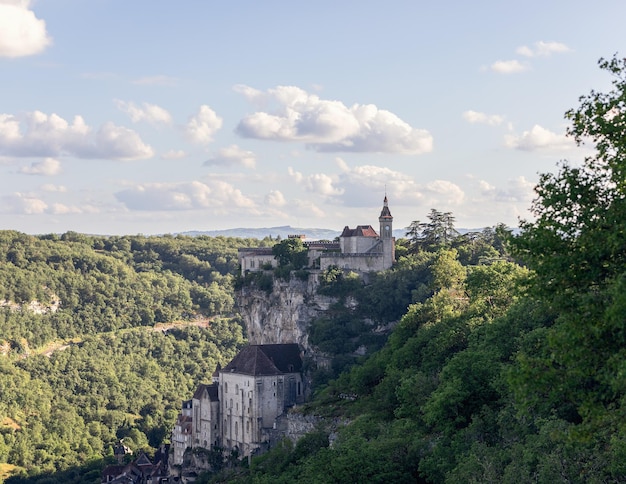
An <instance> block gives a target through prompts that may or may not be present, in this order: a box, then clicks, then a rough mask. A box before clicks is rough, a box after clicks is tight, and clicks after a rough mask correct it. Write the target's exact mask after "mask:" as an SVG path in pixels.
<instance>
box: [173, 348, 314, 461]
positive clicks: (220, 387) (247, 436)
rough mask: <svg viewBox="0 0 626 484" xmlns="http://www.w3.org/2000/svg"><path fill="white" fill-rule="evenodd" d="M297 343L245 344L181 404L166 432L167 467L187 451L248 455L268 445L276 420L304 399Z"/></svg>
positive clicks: (300, 360) (182, 456)
mask: <svg viewBox="0 0 626 484" xmlns="http://www.w3.org/2000/svg"><path fill="white" fill-rule="evenodd" d="M306 390H307V389H306V388H305V380H304V377H303V361H302V354H301V350H300V347H299V346H298V345H297V344H267V345H249V346H246V347H245V348H243V349H242V350H241V351H240V352H239V353H238V354H237V355H236V356H235V357H234V358H233V359H232V361H231V362H230V363H229V364H228V365H226V367H224V369H222V370H218V375H217V382H216V383H213V384H211V385H206V384H201V385H199V386H198V389H197V390H196V392H195V393H194V396H193V398H192V399H191V400H186V401H184V402H183V408H182V411H181V413H180V415H179V416H178V420H177V422H176V425H175V426H174V430H173V432H172V449H173V451H172V455H171V456H170V464H171V465H181V464H182V463H183V460H184V459H183V458H184V453H185V450H187V449H190V448H191V449H192V448H196V447H200V448H204V449H213V448H216V447H217V448H221V449H223V450H224V451H236V452H237V453H238V454H239V455H241V456H249V455H252V454H254V453H255V452H257V451H258V450H260V449H265V448H267V447H268V445H269V441H270V438H271V434H272V431H273V430H274V428H275V427H276V421H277V419H278V418H279V417H280V416H281V415H283V414H284V413H285V412H286V411H287V410H288V409H289V408H290V407H292V406H294V405H296V404H300V403H304V401H305V397H306Z"/></svg>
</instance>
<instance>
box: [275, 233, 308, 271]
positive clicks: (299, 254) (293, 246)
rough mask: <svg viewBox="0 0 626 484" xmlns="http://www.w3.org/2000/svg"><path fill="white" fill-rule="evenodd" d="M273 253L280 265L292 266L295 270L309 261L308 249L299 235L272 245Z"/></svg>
mask: <svg viewBox="0 0 626 484" xmlns="http://www.w3.org/2000/svg"><path fill="white" fill-rule="evenodd" d="M272 253H273V254H274V257H275V258H276V260H277V261H278V265H279V266H280V267H285V266H291V267H292V268H293V270H298V269H302V268H303V267H306V266H307V265H308V263H309V261H308V256H307V254H308V250H307V248H306V247H305V246H304V243H303V242H302V239H300V238H297V237H296V238H289V239H285V240H282V241H280V242H279V243H277V244H276V245H274V246H273V247H272Z"/></svg>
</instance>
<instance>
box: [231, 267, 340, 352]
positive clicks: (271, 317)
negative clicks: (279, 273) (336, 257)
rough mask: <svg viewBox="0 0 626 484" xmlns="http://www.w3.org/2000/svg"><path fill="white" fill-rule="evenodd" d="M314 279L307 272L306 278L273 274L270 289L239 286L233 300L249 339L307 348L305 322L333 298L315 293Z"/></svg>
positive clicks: (331, 301)
mask: <svg viewBox="0 0 626 484" xmlns="http://www.w3.org/2000/svg"><path fill="white" fill-rule="evenodd" d="M317 281H318V279H317V274H316V273H311V274H310V275H309V277H308V279H307V280H306V281H304V280H301V279H299V278H297V277H294V276H292V277H291V279H290V280H289V281H285V280H283V279H279V278H275V279H274V282H273V286H272V290H271V292H269V291H264V290H261V289H258V288H255V287H254V286H244V287H243V288H242V289H240V290H239V292H238V294H237V298H236V300H237V306H238V309H239V312H240V314H241V316H242V318H243V321H244V324H245V326H246V331H247V334H248V341H249V343H250V344H276V343H298V344H300V345H301V346H302V347H303V348H304V349H305V350H306V351H307V352H311V347H310V345H309V343H308V333H307V332H308V328H309V325H310V323H311V322H312V321H313V320H314V319H315V318H316V317H317V316H318V315H319V314H320V313H321V312H323V311H325V310H327V309H328V307H329V306H330V305H331V304H332V303H333V302H335V301H336V300H335V299H334V298H331V297H328V296H321V295H319V294H317V287H318V282H317Z"/></svg>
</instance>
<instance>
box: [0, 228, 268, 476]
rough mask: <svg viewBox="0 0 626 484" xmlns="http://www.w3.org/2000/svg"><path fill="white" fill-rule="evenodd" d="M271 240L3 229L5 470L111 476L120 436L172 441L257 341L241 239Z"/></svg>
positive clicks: (133, 441)
mask: <svg viewBox="0 0 626 484" xmlns="http://www.w3.org/2000/svg"><path fill="white" fill-rule="evenodd" d="M259 243H261V244H263V243H268V244H270V243H273V242H272V241H270V240H266V241H258V240H242V239H235V238H223V237H215V238H211V237H182V236H176V237H174V236H162V237H144V236H129V237H95V236H87V235H81V234H77V233H65V234H63V235H60V236H57V235H46V236H30V235H26V234H22V233H18V232H12V231H3V232H0V480H1V479H2V476H4V477H6V476H7V475H9V473H12V474H14V475H15V474H17V476H22V477H13V478H11V479H9V481H11V482H13V481H16V482H21V481H22V480H23V479H25V476H31V480H32V481H33V482H38V481H39V480H41V481H42V482H46V480H45V478H44V477H42V478H41V479H36V478H35V477H34V476H38V475H41V476H46V475H49V474H52V473H58V472H60V471H68V470H69V469H72V468H78V469H75V470H74V471H72V472H71V475H69V474H62V475H60V476H59V475H58V474H57V478H54V479H53V480H52V481H51V482H99V479H100V472H101V470H102V467H103V466H104V463H105V461H107V458H110V457H111V455H112V446H113V445H114V444H115V443H116V442H118V441H119V440H120V439H122V438H123V439H124V443H125V445H127V446H129V447H130V448H131V450H134V451H136V450H146V451H148V452H151V451H152V450H153V449H154V448H156V447H157V446H158V445H159V444H161V442H162V441H163V440H164V439H165V440H167V439H169V436H170V433H171V429H172V426H173V422H174V420H175V419H176V416H177V414H178V412H179V411H180V402H181V400H182V399H184V398H186V397H187V395H189V394H190V393H192V392H193V390H194V389H195V388H196V386H197V385H198V383H200V382H206V381H207V377H208V378H209V379H210V375H211V374H212V373H213V371H215V368H216V366H217V365H218V364H221V365H222V366H223V365H225V364H226V363H228V361H230V359H231V358H232V357H233V356H234V355H235V354H236V353H237V351H238V350H239V349H240V348H241V346H242V345H243V344H244V342H245V339H244V335H243V331H242V325H241V322H240V321H239V319H238V318H237V316H236V313H235V312H234V309H233V305H234V299H233V295H234V294H233V285H234V281H235V275H234V274H236V272H237V267H238V262H237V248H238V247H244V246H246V245H249V244H254V245H258V244H259ZM103 459H104V460H103ZM86 476H87V477H86ZM51 479H52V478H51Z"/></svg>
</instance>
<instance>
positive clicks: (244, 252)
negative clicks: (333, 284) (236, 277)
mask: <svg viewBox="0 0 626 484" xmlns="http://www.w3.org/2000/svg"><path fill="white" fill-rule="evenodd" d="M378 223H379V228H380V231H379V232H378V233H377V232H376V230H374V228H373V227H372V226H371V225H357V226H356V228H354V229H351V228H350V227H348V226H346V227H344V229H343V232H342V233H341V235H340V236H339V240H338V241H332V242H331V241H311V242H309V241H304V245H305V247H306V248H307V249H308V260H309V267H310V268H312V269H319V270H326V269H328V268H329V267H332V266H336V267H339V268H342V269H346V270H353V271H358V272H378V271H382V270H385V269H389V268H390V267H391V266H392V264H393V263H394V261H395V238H394V237H393V217H392V215H391V211H390V210H389V205H388V200H387V196H386V195H385V198H384V200H383V208H382V210H381V212H380V216H379V217H378ZM294 237H301V238H303V236H294ZM238 256H239V264H240V267H241V274H242V275H245V273H246V272H256V271H261V270H265V269H270V268H273V267H276V266H277V265H278V263H277V261H276V259H275V258H274V255H273V254H272V248H271V247H259V248H243V249H239V251H238Z"/></svg>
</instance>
